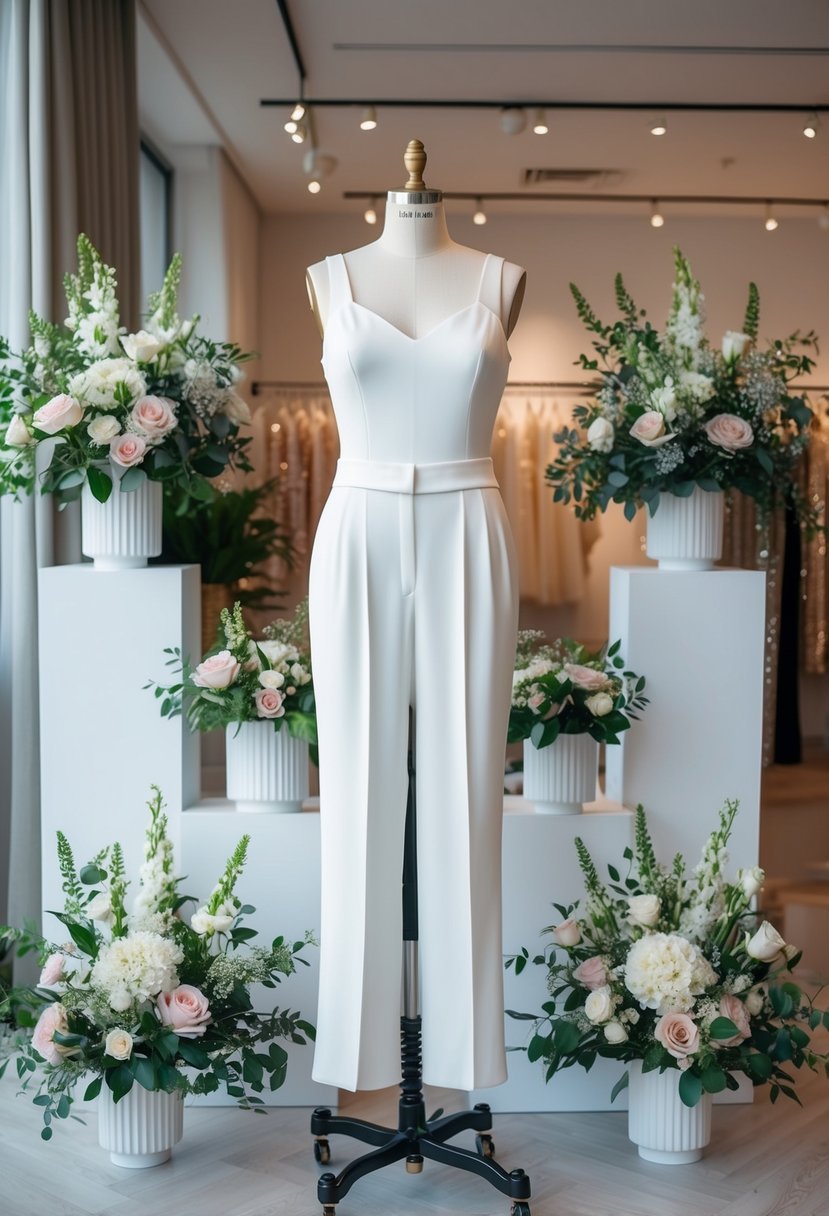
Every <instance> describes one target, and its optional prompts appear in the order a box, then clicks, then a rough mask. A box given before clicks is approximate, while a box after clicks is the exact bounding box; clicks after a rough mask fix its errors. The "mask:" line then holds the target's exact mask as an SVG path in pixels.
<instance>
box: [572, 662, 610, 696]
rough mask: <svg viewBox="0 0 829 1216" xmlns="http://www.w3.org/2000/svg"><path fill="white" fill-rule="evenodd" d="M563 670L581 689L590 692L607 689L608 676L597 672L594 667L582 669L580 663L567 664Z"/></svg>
mask: <svg viewBox="0 0 829 1216" xmlns="http://www.w3.org/2000/svg"><path fill="white" fill-rule="evenodd" d="M562 670H563V671H564V674H565V675H566V676H567V677H568V678H569V679H570V680H572V681H573V683H574V684H578V686H579V688H585V689H587V690H588V691H589V692H599V691H600V690H601V689H603V688H607V676H606V675H605V674H604V672H603V671H596V669H595V668H594V667H582V665H581V664H580V663H565V664H564V667H563V669H562Z"/></svg>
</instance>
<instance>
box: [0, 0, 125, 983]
mask: <svg viewBox="0 0 829 1216" xmlns="http://www.w3.org/2000/svg"><path fill="white" fill-rule="evenodd" d="M0 98H2V105H0V164H2V175H0V266H2V267H3V274H2V275H0V333H3V334H4V335H5V336H6V337H8V338H9V340H10V342H11V345H12V347H13V348H16V349H20V348H22V347H24V346H26V345H27V344H28V340H29V335H28V324H27V314H28V310H29V308H34V309H35V310H36V311H37V312H39V313H41V314H43V315H45V316H47V317H50V318H51V319H53V320H62V319H63V317H64V315H65V302H64V300H63V289H62V278H63V274H64V273H65V272H66V271H67V270H69V269H70V268H73V267H74V244H75V239H76V236H77V233H78V231H79V230H82V231H85V232H87V233H88V234H89V236H90V237H91V239H92V240H93V241H94V242H95V244H96V245H98V247H99V248H100V249H101V251H102V253H103V256H104V257H105V259H106V260H107V261H109V262H111V263H112V264H113V265H115V267H116V268H117V270H118V277H119V283H120V297H121V302H122V320H123V322H124V323H125V324H127V325H130V326H133V325H134V324H135V323H136V321H137V319H138V310H137V292H138V279H139V265H138V125H137V106H136V88H135V9H134V0H4V2H3V4H0ZM79 555H80V553H79V546H78V531H77V517H76V516H75V517H73V515H72V513H71V512H63V513H61V515H60V517H59V523H58V526H57V527H55V525H54V519H53V513H52V506H51V503H50V502H49V501H48V500H45V499H42V498H39V497H35V498H34V499H29V500H25V501H23V502H20V503H14V502H11V501H9V500H8V499H5V500H4V501H3V503H2V532H1V533H0V857H2V858H4V859H7V860H8V866H7V867H6V866H5V864H4V865H3V867H2V868H3V876H2V880H0V881H2V883H3V886H4V888H5V889H2V890H0V916H2V918H3V919H8V921H9V922H10V923H15V924H20V923H22V922H23V920H24V919H32V920H34V921H36V922H37V923H39V922H40V916H41V901H40V828H39V823H40V799H39V776H40V767H39V747H38V743H39V740H38V672H37V568H38V566H45V565H50V564H53V563H54V562H55V561H63V560H77V558H78V557H79ZM14 968H15V970H14V978H15V982H23V983H26V982H31V981H32V979H33V978H34V977H35V975H36V962H35V959H34V958H33V957H32V956H31V955H29V956H26V957H25V958H24V959H15V962H14Z"/></svg>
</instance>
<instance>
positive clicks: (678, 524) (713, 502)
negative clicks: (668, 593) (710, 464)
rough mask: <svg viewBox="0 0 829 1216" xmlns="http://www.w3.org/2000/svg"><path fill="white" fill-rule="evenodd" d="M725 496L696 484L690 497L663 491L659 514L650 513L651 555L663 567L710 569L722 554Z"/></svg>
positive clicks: (666, 568) (648, 540)
mask: <svg viewBox="0 0 829 1216" xmlns="http://www.w3.org/2000/svg"><path fill="white" fill-rule="evenodd" d="M723 519H724V496H723V493H722V491H721V490H701V489H700V488H699V486H694V492H693V494H691V495H689V497H688V498H679V497H677V495H676V494H660V495H659V505H658V507H657V509H656V514H655V515H651V514H650V512H648V525H647V532H648V539H647V554H648V557H653V558H656V560H657V562H658V563H659V569H660V570H710V569H711V567H712V566H713V565H714V562H715V561H717V560H718V559H719V558H720V557H721V556H722V536H723Z"/></svg>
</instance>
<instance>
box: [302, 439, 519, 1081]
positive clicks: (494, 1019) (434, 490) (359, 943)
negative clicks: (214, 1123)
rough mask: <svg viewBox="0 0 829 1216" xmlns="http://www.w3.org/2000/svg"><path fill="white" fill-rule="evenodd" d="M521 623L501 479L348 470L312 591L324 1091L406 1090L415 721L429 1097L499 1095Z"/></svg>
mask: <svg viewBox="0 0 829 1216" xmlns="http://www.w3.org/2000/svg"><path fill="white" fill-rule="evenodd" d="M378 486H381V487H382V488H377V487H378ZM517 619H518V604H517V577H516V569H515V556H514V546H513V542H512V537H511V535H510V531H509V525H508V523H507V520H506V515H505V511H504V507H503V504H502V502H501V497H500V494H499V493H498V490H497V483H496V482H495V479H494V476H493V475H492V465H491V461H489V460H465V461H458V462H453V463H451V464H442V465H421V466H414V465H397V464H380V463H378V462H371V463H364V462H359V461H340V465H339V469H338V475H337V478H336V480H335V483H334V488H333V490H332V492H331V496H330V498H329V500H328V503H327V504H326V507H325V509H324V512H323V516H322V519H321V521H320V524H319V528H318V531H317V536H316V540H315V543H314V551H313V555H312V561H311V574H310V625H311V648H312V656H313V665H314V685H315V689H316V697H317V719H318V730H319V753H320V802H321V817H322V824H321V826H322V922H321V943H320V946H321V958H320V998H319V1010H318V1015H317V1041H316V1049H315V1059H314V1071H313V1075H314V1077H315V1079H316V1080H318V1081H322V1082H325V1083H328V1084H332V1085H337V1086H341V1087H343V1088H346V1089H358V1088H359V1089H373V1088H379V1087H382V1086H386V1085H392V1084H394V1083H395V1082H396V1081H397V1080H399V1074H400V1057H399V1018H400V981H401V959H402V943H401V936H402V911H401V878H402V865H403V829H404V823H405V810H406V794H407V768H406V754H407V726H408V710H409V706H410V705H413V706H414V707H415V713H416V720H417V731H416V755H415V766H416V772H417V816H418V821H417V854H418V858H417V859H418V893H419V931H420V946H419V953H420V976H421V1010H422V1018H423V1070H424V1079H425V1080H426V1081H427V1082H428V1083H430V1084H433V1085H442V1086H451V1087H455V1088H459V1089H469V1088H474V1087H480V1086H487V1085H497V1084H499V1083H500V1082H501V1081H503V1080H504V1079H505V1078H506V1060H505V1053H504V1027H503V1007H504V1002H503V977H502V970H503V960H502V947H501V827H502V811H503V762H504V745H505V740H506V732H507V719H508V714H509V703H510V691H511V684H512V671H513V660H514V654H515V635H516V629H517Z"/></svg>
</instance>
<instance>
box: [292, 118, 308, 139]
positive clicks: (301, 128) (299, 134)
mask: <svg viewBox="0 0 829 1216" xmlns="http://www.w3.org/2000/svg"><path fill="white" fill-rule="evenodd" d="M307 138H308V128H307V127H306V125H305V123H304V122H298V123H297V125H296V129H295V130H294V131H292V132H291V139H292V140H293V141H294V143H295V144H304V143H305V141H306V139H307Z"/></svg>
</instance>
